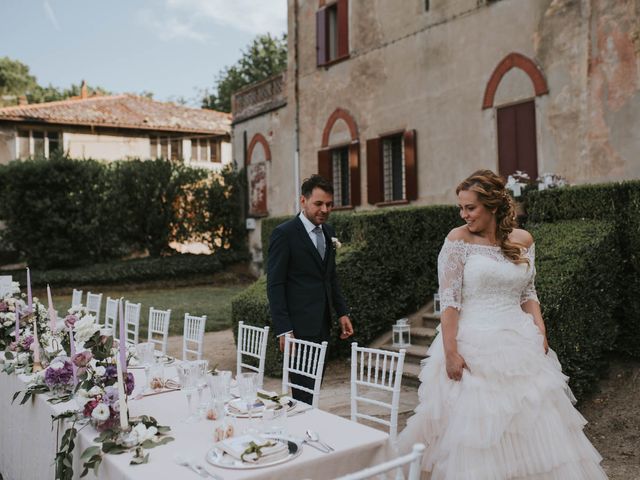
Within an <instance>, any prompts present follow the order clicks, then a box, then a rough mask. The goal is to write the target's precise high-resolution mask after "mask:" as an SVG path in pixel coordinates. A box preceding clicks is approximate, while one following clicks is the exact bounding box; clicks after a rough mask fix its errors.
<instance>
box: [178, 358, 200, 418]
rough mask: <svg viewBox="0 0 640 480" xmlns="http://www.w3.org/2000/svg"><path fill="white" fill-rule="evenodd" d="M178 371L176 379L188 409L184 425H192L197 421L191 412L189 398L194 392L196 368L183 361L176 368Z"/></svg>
mask: <svg viewBox="0 0 640 480" xmlns="http://www.w3.org/2000/svg"><path fill="white" fill-rule="evenodd" d="M176 369H177V370H178V379H179V380H180V387H181V389H182V392H183V393H184V394H185V395H186V397H187V406H188V408H189V411H188V416H187V418H185V419H184V420H183V422H185V423H194V422H196V421H197V418H196V416H195V415H194V414H193V412H192V406H191V397H192V396H193V393H194V392H195V391H196V372H197V369H196V366H195V365H192V363H191V362H187V361H184V362H182V363H180V364H178V365H177V366H176Z"/></svg>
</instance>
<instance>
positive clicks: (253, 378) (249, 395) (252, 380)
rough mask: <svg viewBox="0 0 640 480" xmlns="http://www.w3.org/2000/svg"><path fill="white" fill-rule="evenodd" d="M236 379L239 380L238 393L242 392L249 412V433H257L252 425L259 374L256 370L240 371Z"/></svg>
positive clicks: (241, 394) (241, 396)
mask: <svg viewBox="0 0 640 480" xmlns="http://www.w3.org/2000/svg"><path fill="white" fill-rule="evenodd" d="M236 381H237V382H238V393H239V394H240V398H241V399H242V401H243V402H244V403H245V404H246V406H247V413H248V414H249V426H248V427H247V433H255V432H253V428H252V426H251V420H252V417H251V413H252V410H253V403H254V402H255V400H256V398H257V396H258V374H257V373H255V372H250V373H239V374H238V376H237V377H236Z"/></svg>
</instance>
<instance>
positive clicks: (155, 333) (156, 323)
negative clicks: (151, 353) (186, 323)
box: [147, 307, 171, 355]
mask: <svg viewBox="0 0 640 480" xmlns="http://www.w3.org/2000/svg"><path fill="white" fill-rule="evenodd" d="M170 321H171V309H169V310H158V309H157V308H153V307H151V308H150V309H149V330H148V331H149V335H148V338H147V341H149V342H152V343H155V344H157V345H160V350H161V351H162V354H163V355H166V354H167V339H168V338H169V322H170Z"/></svg>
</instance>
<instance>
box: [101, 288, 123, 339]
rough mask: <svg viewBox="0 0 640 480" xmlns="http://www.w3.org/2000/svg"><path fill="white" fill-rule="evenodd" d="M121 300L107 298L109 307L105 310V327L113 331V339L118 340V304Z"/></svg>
mask: <svg viewBox="0 0 640 480" xmlns="http://www.w3.org/2000/svg"><path fill="white" fill-rule="evenodd" d="M119 301H120V299H118V298H111V297H107V306H106V308H105V310H104V326H105V327H106V328H111V329H112V330H113V338H117V334H118V333H119V332H117V330H118V304H119V303H118V302H119Z"/></svg>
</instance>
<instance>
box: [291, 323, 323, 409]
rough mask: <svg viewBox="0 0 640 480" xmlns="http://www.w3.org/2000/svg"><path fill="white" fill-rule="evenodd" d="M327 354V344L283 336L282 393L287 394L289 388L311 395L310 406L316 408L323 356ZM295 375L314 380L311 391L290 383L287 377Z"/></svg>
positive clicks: (318, 398)
mask: <svg viewBox="0 0 640 480" xmlns="http://www.w3.org/2000/svg"><path fill="white" fill-rule="evenodd" d="M326 353H327V342H322V343H321V344H320V343H314V342H308V341H306V340H300V339H297V338H291V335H289V334H286V335H285V341H284V362H283V364H282V391H283V392H288V391H289V387H294V388H296V389H297V390H302V391H304V392H307V393H310V394H312V395H313V400H312V402H311V405H312V406H313V408H317V407H318V401H319V400H320V385H321V384H322V373H323V371H324V356H325V355H326ZM291 373H297V374H298V375H303V376H305V377H309V378H312V379H313V380H314V387H313V390H312V389H310V388H307V387H304V386H302V385H297V384H295V383H292V382H291V380H290V378H289V375H290V374H291Z"/></svg>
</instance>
